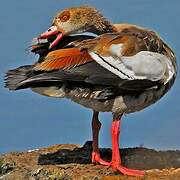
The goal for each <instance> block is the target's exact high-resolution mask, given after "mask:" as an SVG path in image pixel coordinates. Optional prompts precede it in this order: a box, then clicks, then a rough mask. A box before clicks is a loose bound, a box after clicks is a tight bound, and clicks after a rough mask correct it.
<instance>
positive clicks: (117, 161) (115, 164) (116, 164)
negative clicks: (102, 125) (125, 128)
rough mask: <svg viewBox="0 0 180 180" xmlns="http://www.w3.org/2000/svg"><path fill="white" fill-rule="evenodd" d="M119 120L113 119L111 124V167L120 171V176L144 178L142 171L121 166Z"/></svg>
mask: <svg viewBox="0 0 180 180" xmlns="http://www.w3.org/2000/svg"><path fill="white" fill-rule="evenodd" d="M120 122H121V120H120V119H115V120H114V121H113V122H112V127H111V134H112V161H111V166H112V168H113V169H114V170H118V171H120V172H121V173H122V174H125V175H130V176H144V171H139V170H134V169H128V168H126V167H123V166H122V165H121V157H120V153H119V132H120Z"/></svg>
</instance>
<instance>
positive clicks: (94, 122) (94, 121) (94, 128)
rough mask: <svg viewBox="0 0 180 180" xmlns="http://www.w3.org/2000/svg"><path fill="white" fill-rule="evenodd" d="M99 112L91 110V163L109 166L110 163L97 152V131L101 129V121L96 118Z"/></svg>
mask: <svg viewBox="0 0 180 180" xmlns="http://www.w3.org/2000/svg"><path fill="white" fill-rule="evenodd" d="M98 116H99V112H97V111H93V118H92V136H93V144H92V146H93V151H92V163H95V164H96V163H99V164H102V165H105V166H109V165H110V163H109V162H106V161H104V160H102V159H101V158H100V154H99V143H98V137H99V131H100V129H101V122H100V121H99V119H98Z"/></svg>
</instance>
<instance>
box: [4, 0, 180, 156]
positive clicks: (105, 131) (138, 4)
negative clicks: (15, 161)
mask: <svg viewBox="0 0 180 180" xmlns="http://www.w3.org/2000/svg"><path fill="white" fill-rule="evenodd" d="M85 4H86V5H87V4H88V5H92V6H95V7H97V8H98V9H99V10H101V11H102V13H103V14H104V15H105V16H106V17H107V18H109V19H110V20H111V21H113V22H114V23H123V22H128V23H133V24H137V25H140V26H144V27H147V28H150V29H153V30H155V31H157V32H158V33H159V34H160V35H161V37H162V38H163V39H164V40H165V41H166V42H168V44H169V45H170V46H171V47H172V48H173V49H174V51H175V52H176V55H177V60H178V63H179V57H180V40H179V39H180V37H179V36H180V35H179V33H180V23H179V17H180V10H179V8H180V1H179V0H172V1H169V0H158V1H157V0H126V1H117V0H110V1H107V0H102V1H97V0H89V1H83V0H73V1H70V0H51V1H49V0H38V1H37V0H30V1H24V0H18V1H12V0H6V1H5V0H3V1H2V2H1V6H0V42H1V43H0V49H1V50H0V153H5V152H9V151H22V150H27V149H33V148H38V147H42V146H48V145H53V144H60V143H77V144H83V143H84V142H85V141H86V140H88V139H91V126H90V125H91V115H92V112H91V110H89V109H86V108H83V107H81V106H79V105H77V104H75V103H73V102H70V101H69V100H65V99H55V98H48V97H43V96H40V95H38V94H35V93H33V92H31V91H30V90H21V91H18V92H10V91H8V90H7V89H5V88H4V87H3V86H4V83H3V76H4V73H5V72H6V71H7V70H8V69H11V68H15V67H17V66H20V65H24V64H31V63H33V62H34V61H35V59H37V57H36V56H34V55H32V54H29V53H28V52H27V51H26V48H27V47H28V46H29V45H30V42H31V39H32V38H33V37H35V36H37V35H38V34H39V33H41V32H43V31H44V30H46V29H47V28H48V27H49V26H50V24H51V20H52V17H53V16H54V15H55V14H56V13H57V12H58V11H59V10H62V9H63V8H66V7H71V6H78V5H85ZM179 92H180V82H179V78H177V81H176V83H175V85H174V86H173V88H172V89H171V91H170V92H169V93H168V94H167V95H166V96H165V97H163V98H162V99H161V100H160V101H159V102H157V103H156V104H155V105H153V106H151V107H149V108H147V109H145V110H143V111H141V112H137V113H134V114H130V115H127V116H125V117H124V118H123V123H122V131H121V132H122V136H121V147H133V146H139V145H140V144H143V145H144V146H145V147H150V148H156V149H179V148H180V141H179V139H180V132H179V127H180V118H179V116H180V102H179V101H180V93H179ZM111 118H112V116H111V114H110V113H103V114H101V121H102V124H103V127H102V130H101V134H100V144H101V146H102V147H110V146H111V139H110V124H111Z"/></svg>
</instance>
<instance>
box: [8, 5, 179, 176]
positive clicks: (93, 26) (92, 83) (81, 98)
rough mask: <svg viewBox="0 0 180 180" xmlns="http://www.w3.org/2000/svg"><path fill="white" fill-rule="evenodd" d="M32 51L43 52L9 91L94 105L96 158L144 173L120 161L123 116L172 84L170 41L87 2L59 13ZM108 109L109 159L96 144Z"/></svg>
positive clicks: (11, 75) (12, 74)
mask: <svg viewBox="0 0 180 180" xmlns="http://www.w3.org/2000/svg"><path fill="white" fill-rule="evenodd" d="M44 39H45V40H44ZM32 52H34V53H37V54H39V55H40V58H39V60H38V62H36V63H35V64H33V65H27V66H22V67H19V68H17V69H13V70H9V71H8V72H7V74H6V85H5V86H6V87H7V88H9V89H10V90H18V89H23V88H31V89H32V90H33V91H35V92H37V93H39V94H42V95H46V96H51V97H58V98H64V97H65V98H68V99H71V100H72V101H74V102H76V103H79V104H81V105H83V106H85V107H88V108H91V109H93V112H94V113H93V118H92V134H93V152H92V162H93V163H100V164H102V165H107V166H111V167H112V168H113V169H115V170H118V171H120V172H121V173H123V174H127V175H132V176H143V175H144V172H143V171H138V170H132V169H128V168H125V167H123V166H122V164H121V158H120V153H119V141H118V138H119V131H120V121H121V120H120V119H121V117H122V115H123V114H125V113H126V114H127V113H131V112H135V111H139V110H142V109H144V108H145V107H147V106H149V105H151V104H153V103H155V102H156V101H157V100H159V99H160V98H161V97H162V96H163V95H164V94H165V93H166V92H167V91H168V90H169V89H170V88H171V86H172V85H173V83H174V80H175V78H176V74H177V65H176V58H175V55H174V53H173V51H172V50H171V49H170V48H169V47H168V45H167V44H165V43H164V42H163V41H162V40H161V39H160V37H159V36H158V35H157V34H156V33H154V32H153V31H150V30H147V29H144V28H141V27H138V26H135V25H129V24H117V25H112V24H111V23H110V22H109V21H108V20H106V19H105V18H104V17H103V16H102V15H101V14H100V13H99V12H98V11H97V10H96V9H94V8H92V7H87V6H84V7H75V8H69V9H65V10H63V11H61V12H59V13H58V14H57V15H56V16H55V18H54V20H53V25H52V27H50V28H49V29H48V31H46V32H45V33H42V34H41V35H40V36H39V37H38V41H37V43H35V44H34V45H33V46H32ZM105 111H108V112H112V114H113V121H112V127H111V134H112V161H111V162H106V161H104V160H102V159H101V158H100V154H99V147H98V134H99V130H100V127H101V123H100V121H99V120H98V114H99V112H105Z"/></svg>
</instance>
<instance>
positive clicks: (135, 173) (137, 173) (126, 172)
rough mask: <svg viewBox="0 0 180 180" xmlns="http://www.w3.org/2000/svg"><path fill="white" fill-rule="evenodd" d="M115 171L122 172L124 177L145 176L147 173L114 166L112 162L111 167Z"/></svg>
mask: <svg viewBox="0 0 180 180" xmlns="http://www.w3.org/2000/svg"><path fill="white" fill-rule="evenodd" d="M110 166H111V167H112V168H113V170H116V171H119V172H121V173H122V174H124V175H128V176H140V177H142V176H144V175H145V172H144V171H140V170H136V169H129V168H126V167H124V166H122V165H120V164H119V165H114V164H113V163H112V162H111V165H110Z"/></svg>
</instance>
